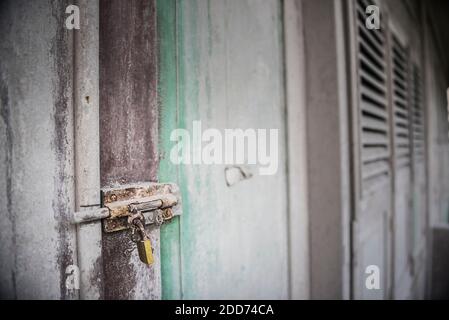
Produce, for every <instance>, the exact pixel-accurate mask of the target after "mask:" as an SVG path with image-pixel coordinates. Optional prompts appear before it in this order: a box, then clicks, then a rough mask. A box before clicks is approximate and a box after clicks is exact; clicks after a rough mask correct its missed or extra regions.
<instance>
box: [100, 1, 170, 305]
mask: <svg viewBox="0 0 449 320" xmlns="http://www.w3.org/2000/svg"><path fill="white" fill-rule="evenodd" d="M155 10H156V8H155V2H154V1H152V0H139V1H121V0H115V1H106V0H102V1H100V170H101V185H102V187H113V186H119V185H123V184H128V183H137V182H140V181H144V182H150V181H156V179H157V168H158V155H157V143H156V141H157V128H158V117H157V105H156V99H157V92H156V79H157V77H156V76H157V75H156V71H157V68H156V49H155V48H156V47H155V46H156V38H155V28H156V17H155ZM111 35H113V36H111ZM149 230H150V238H151V243H152V244H153V248H154V256H155V264H153V265H151V266H147V265H145V264H143V263H142V262H141V261H140V260H139V257H138V255H137V250H132V249H133V248H135V246H136V244H135V243H133V242H132V241H131V240H130V233H129V232H128V231H126V230H125V231H119V232H114V233H110V234H105V233H103V261H104V277H105V278H104V281H105V293H104V294H105V298H106V299H158V298H160V291H161V290H160V259H159V229H158V228H155V229H153V228H151V227H150V229H149Z"/></svg>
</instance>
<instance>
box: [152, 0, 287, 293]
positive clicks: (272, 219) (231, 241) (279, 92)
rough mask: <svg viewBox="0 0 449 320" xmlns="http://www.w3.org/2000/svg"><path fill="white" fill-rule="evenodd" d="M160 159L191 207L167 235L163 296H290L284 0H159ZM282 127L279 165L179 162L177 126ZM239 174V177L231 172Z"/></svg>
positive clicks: (165, 175) (163, 173)
mask: <svg viewBox="0 0 449 320" xmlns="http://www.w3.org/2000/svg"><path fill="white" fill-rule="evenodd" d="M157 11H158V34H159V44H160V54H159V73H160V78H159V81H160V82H159V94H160V97H159V100H160V112H161V125H160V141H161V146H160V149H161V163H160V170H159V179H160V180H161V181H177V182H178V184H179V186H180V187H181V190H182V197H183V199H182V201H183V210H184V211H183V216H182V218H181V219H180V220H179V223H175V224H171V225H169V226H166V228H165V229H164V230H162V235H161V254H162V261H161V266H162V296H163V298H187V299H189V298H212V299H213V298H288V297H289V291H288V289H289V275H288V269H289V267H288V265H289V254H288V225H287V224H288V218H287V203H288V201H287V179H286V174H287V167H286V148H285V141H286V140H285V139H286V137H285V117H286V115H285V103H284V82H283V48H282V45H283V44H282V20H281V12H282V6H281V2H280V1H247V0H245V1H232V0H231V1H167V0H162V1H158V2H157ZM197 120H199V121H201V125H202V128H203V130H204V129H207V128H215V129H217V130H219V131H220V132H224V130H225V129H227V128H229V129H234V128H241V129H243V130H245V129H256V130H257V129H270V128H274V129H278V133H279V134H278V143H279V144H278V145H279V148H278V151H279V152H278V163H279V166H278V170H277V172H276V174H274V175H264V176H262V175H259V174H258V170H257V167H256V166H244V165H243V166H238V167H230V166H226V165H221V164H213V165H206V164H193V165H179V166H177V165H174V164H172V163H171V162H170V158H169V154H170V150H171V148H172V147H173V145H174V142H172V141H170V134H171V132H172V130H173V129H175V128H185V129H187V130H188V131H190V132H192V130H193V122H194V121H197ZM232 175H237V176H238V177H239V178H238V179H237V180H238V181H230V179H231V180H232V178H230V176H232Z"/></svg>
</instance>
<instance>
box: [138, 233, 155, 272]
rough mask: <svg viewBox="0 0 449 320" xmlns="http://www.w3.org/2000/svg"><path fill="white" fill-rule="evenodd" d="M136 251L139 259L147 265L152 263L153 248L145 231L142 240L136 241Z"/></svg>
mask: <svg viewBox="0 0 449 320" xmlns="http://www.w3.org/2000/svg"><path fill="white" fill-rule="evenodd" d="M137 251H138V252H139V258H140V261H142V262H143V263H145V264H148V265H151V264H153V262H154V257H153V248H152V247H151V241H150V238H149V237H148V236H147V235H146V233H145V234H144V235H143V237H142V240H139V241H137Z"/></svg>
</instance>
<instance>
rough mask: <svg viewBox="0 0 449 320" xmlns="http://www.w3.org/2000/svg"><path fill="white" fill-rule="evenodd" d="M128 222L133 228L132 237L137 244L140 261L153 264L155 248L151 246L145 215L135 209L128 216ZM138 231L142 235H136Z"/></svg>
mask: <svg viewBox="0 0 449 320" xmlns="http://www.w3.org/2000/svg"><path fill="white" fill-rule="evenodd" d="M128 223H129V224H130V226H131V230H132V234H131V239H132V240H133V241H134V242H136V244H137V252H138V253H139V258H140V261H142V262H143V263H145V264H148V265H151V264H153V262H154V257H153V248H152V247H151V240H150V236H149V235H148V234H147V232H146V230H145V217H144V216H143V215H142V213H141V212H140V211H139V210H137V209H134V210H132V212H131V215H130V216H129V217H128ZM136 231H138V232H139V234H140V237H137V238H136V237H134V235H135V234H136Z"/></svg>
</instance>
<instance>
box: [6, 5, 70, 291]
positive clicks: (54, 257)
mask: <svg viewBox="0 0 449 320" xmlns="http://www.w3.org/2000/svg"><path fill="white" fill-rule="evenodd" d="M67 5H68V1H44V0H40V1H33V2H27V1H2V3H1V6H0V26H1V30H2V32H1V34H0V43H1V45H0V57H1V58H0V137H1V138H0V154H1V157H0V159H1V160H2V161H1V164H0V173H1V178H2V187H1V188H0V229H1V232H0V233H1V236H0V281H1V288H0V297H2V298H16V299H45V298H46V299H71V298H76V297H77V292H76V290H74V289H70V288H68V287H67V286H66V284H65V281H66V274H65V271H66V268H67V267H68V266H69V265H74V264H76V243H75V227H74V226H73V225H71V224H70V217H71V214H72V213H73V211H74V195H75V191H74V176H73V172H74V166H73V105H72V94H73V92H72V77H73V74H72V70H73V69H72V67H73V65H72V61H73V55H72V52H73V46H72V44H73V42H72V41H73V38H72V33H71V32H70V31H69V30H67V29H66V28H65V27H64V21H65V17H64V10H65V7H66V6H67Z"/></svg>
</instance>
